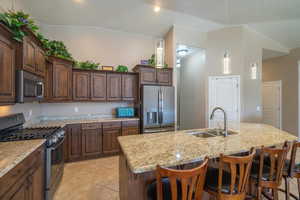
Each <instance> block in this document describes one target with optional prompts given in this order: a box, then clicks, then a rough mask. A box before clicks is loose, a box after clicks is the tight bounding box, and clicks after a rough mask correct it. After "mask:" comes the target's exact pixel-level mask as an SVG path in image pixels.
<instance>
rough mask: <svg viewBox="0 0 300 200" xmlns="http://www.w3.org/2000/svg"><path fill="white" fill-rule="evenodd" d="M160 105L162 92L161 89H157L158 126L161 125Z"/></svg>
mask: <svg viewBox="0 0 300 200" xmlns="http://www.w3.org/2000/svg"><path fill="white" fill-rule="evenodd" d="M161 104H162V92H161V89H159V91H158V123H159V124H162V111H161Z"/></svg>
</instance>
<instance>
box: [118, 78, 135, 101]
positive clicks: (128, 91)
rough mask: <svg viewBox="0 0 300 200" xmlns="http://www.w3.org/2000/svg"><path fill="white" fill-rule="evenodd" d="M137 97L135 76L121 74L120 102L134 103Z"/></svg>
mask: <svg viewBox="0 0 300 200" xmlns="http://www.w3.org/2000/svg"><path fill="white" fill-rule="evenodd" d="M137 95H138V77H137V75H136V74H122V100H124V101H136V100H137Z"/></svg>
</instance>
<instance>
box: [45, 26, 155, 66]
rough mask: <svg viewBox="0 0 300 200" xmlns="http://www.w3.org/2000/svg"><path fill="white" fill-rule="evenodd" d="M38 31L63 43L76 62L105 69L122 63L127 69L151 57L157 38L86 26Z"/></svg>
mask: <svg viewBox="0 0 300 200" xmlns="http://www.w3.org/2000/svg"><path fill="white" fill-rule="evenodd" d="M41 32H42V33H44V34H45V35H46V36H47V37H48V38H50V39H55V40H61V41H64V43H65V44H66V46H67V47H68V49H69V50H70V52H71V53H72V55H73V57H74V58H75V59H78V60H82V61H84V60H93V61H96V62H100V63H101V64H102V65H106V66H116V65H120V64H122V65H127V66H128V67H129V68H132V67H134V66H135V65H136V64H139V63H140V60H141V59H148V58H150V57H151V55H152V54H153V53H154V50H155V40H156V39H157V38H152V37H148V36H144V35H140V34H134V33H126V32H120V31H113V30H109V29H104V28H99V27H86V26H52V25H41Z"/></svg>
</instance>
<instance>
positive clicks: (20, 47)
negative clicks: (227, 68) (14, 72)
mask: <svg viewBox="0 0 300 200" xmlns="http://www.w3.org/2000/svg"><path fill="white" fill-rule="evenodd" d="M24 31H25V32H26V34H27V35H26V36H25V37H24V38H23V42H18V43H17V48H16V65H17V67H18V69H21V70H25V71H27V72H31V73H33V74H36V75H38V76H42V77H44V76H45V73H46V57H45V51H44V49H43V45H42V43H41V41H40V40H39V39H38V38H37V37H36V36H35V35H34V34H33V33H32V32H31V31H30V30H28V29H26V28H24Z"/></svg>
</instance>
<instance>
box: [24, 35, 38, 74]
mask: <svg viewBox="0 0 300 200" xmlns="http://www.w3.org/2000/svg"><path fill="white" fill-rule="evenodd" d="M23 48H24V55H23V56H24V57H23V59H24V65H23V69H24V70H26V71H28V72H32V73H35V52H36V51H35V48H36V45H35V44H34V42H33V41H32V40H31V39H30V38H29V37H24V39H23Z"/></svg>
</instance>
